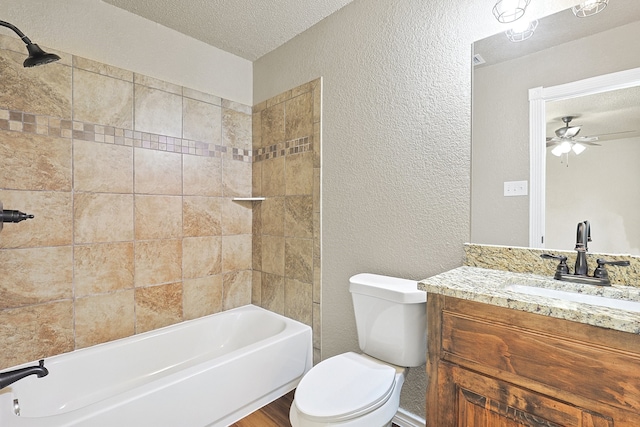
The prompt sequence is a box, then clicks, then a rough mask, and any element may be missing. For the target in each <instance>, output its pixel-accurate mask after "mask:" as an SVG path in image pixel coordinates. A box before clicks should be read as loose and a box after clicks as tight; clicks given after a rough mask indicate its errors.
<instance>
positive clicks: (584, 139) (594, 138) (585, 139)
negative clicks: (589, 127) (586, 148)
mask: <svg viewBox="0 0 640 427" xmlns="http://www.w3.org/2000/svg"><path fill="white" fill-rule="evenodd" d="M597 140H598V137H597V136H579V137H577V138H574V141H576V142H593V141H597Z"/></svg>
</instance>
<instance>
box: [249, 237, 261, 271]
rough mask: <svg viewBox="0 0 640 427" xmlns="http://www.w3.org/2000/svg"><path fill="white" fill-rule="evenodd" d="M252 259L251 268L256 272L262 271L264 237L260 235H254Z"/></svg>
mask: <svg viewBox="0 0 640 427" xmlns="http://www.w3.org/2000/svg"><path fill="white" fill-rule="evenodd" d="M251 247H252V257H251V262H252V264H251V266H252V268H253V269H254V270H257V271H262V235H261V234H259V233H255V232H254V234H253V241H252V242H251Z"/></svg>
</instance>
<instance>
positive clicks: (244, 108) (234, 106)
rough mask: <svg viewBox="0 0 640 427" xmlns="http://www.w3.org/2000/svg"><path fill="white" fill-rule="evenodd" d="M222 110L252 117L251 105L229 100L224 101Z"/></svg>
mask: <svg viewBox="0 0 640 427" xmlns="http://www.w3.org/2000/svg"><path fill="white" fill-rule="evenodd" d="M222 108H228V109H230V110H234V111H237V112H238V113H243V114H249V115H251V111H252V108H251V107H250V106H249V105H245V104H241V103H240V102H236V101H230V100H228V99H223V100H222Z"/></svg>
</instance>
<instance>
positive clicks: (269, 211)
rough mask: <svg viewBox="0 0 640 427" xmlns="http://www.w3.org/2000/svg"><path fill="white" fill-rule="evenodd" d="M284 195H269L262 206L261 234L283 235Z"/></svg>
mask: <svg viewBox="0 0 640 427" xmlns="http://www.w3.org/2000/svg"><path fill="white" fill-rule="evenodd" d="M284 200H285V198H284V197H269V198H267V199H266V200H264V201H263V202H262V203H261V204H260V205H261V207H262V234H270V235H273V236H284V221H285V216H284Z"/></svg>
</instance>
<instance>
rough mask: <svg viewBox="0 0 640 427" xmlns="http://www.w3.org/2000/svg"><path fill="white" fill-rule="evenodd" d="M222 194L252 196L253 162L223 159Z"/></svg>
mask: <svg viewBox="0 0 640 427" xmlns="http://www.w3.org/2000/svg"><path fill="white" fill-rule="evenodd" d="M222 189H223V190H222V194H223V195H224V196H225V197H250V196H251V163H249V162H241V161H238V160H227V159H224V160H223V161H222Z"/></svg>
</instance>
